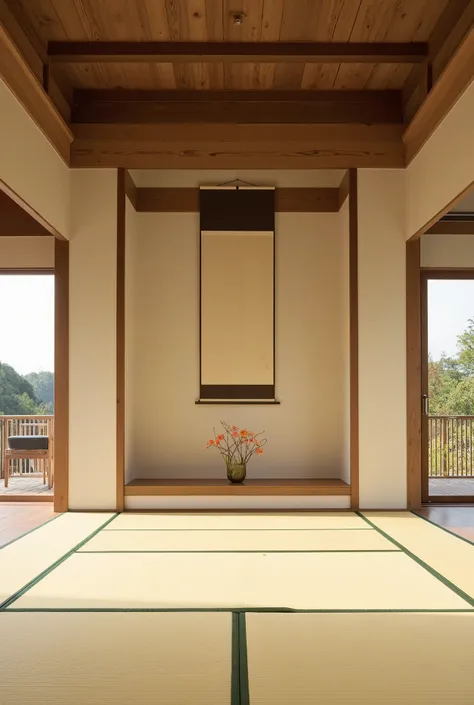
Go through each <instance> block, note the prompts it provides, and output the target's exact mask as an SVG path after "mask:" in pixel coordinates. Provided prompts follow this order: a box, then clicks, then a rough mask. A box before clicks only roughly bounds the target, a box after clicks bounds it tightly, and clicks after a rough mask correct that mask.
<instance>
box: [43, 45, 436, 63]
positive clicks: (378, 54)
mask: <svg viewBox="0 0 474 705" xmlns="http://www.w3.org/2000/svg"><path fill="white" fill-rule="evenodd" d="M427 55H428V45H427V44H426V43H422V42H393V43H390V42H351V43H349V42H228V41H225V42H183V41H179V42H168V41H166V42H156V41H146V42H126V41H121V42H117V41H115V42H110V41H109V42H104V41H91V42H84V41H66V42H64V41H59V42H58V41H54V42H48V56H49V58H50V60H51V61H53V62H55V63H74V64H77V63H84V62H85V63H88V64H90V63H104V62H105V63H110V62H116V63H117V62H118V63H137V62H138V63H143V62H144V63H153V62H158V63H175V62H184V63H186V64H190V63H196V62H197V63H216V62H217V63H234V64H235V63H241V62H244V63H249V62H250V63H258V62H268V63H272V64H273V63H281V62H283V63H292V62H296V63H300V64H305V63H318V64H322V63H331V64H343V63H356V64H361V63H369V64H394V63H395V64H397V63H398V64H417V63H419V62H420V61H423V59H424V58H425V57H426V56H427Z"/></svg>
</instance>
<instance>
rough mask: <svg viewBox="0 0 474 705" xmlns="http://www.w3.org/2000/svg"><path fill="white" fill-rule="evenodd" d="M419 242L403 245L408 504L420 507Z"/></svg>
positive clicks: (411, 507) (410, 507)
mask: <svg viewBox="0 0 474 705" xmlns="http://www.w3.org/2000/svg"><path fill="white" fill-rule="evenodd" d="M420 276H421V275H420V241H419V240H409V241H408V242H407V244H406V319H407V320H406V328H407V333H406V335H407V507H408V509H419V508H420V507H421V485H422V480H421V467H422V466H421V423H422V419H421V394H422V392H421V358H422V351H421V283H420Z"/></svg>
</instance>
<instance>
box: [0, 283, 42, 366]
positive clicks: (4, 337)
mask: <svg viewBox="0 0 474 705" xmlns="http://www.w3.org/2000/svg"><path fill="white" fill-rule="evenodd" d="M0 362H5V363H7V364H8V365H11V366H12V367H13V368H14V369H15V370H16V371H17V372H19V373H20V374H21V375H25V374H28V373H29V372H41V371H47V372H53V371H54V277H53V276H52V275H38V274H37V275H36V276H35V275H25V274H21V275H4V274H2V275H0Z"/></svg>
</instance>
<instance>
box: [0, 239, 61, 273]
mask: <svg viewBox="0 0 474 705" xmlns="http://www.w3.org/2000/svg"><path fill="white" fill-rule="evenodd" d="M48 267H51V268H53V267H54V237H48V236H44V237H0V269H4V268H10V269H31V268H41V269H46V268H48Z"/></svg>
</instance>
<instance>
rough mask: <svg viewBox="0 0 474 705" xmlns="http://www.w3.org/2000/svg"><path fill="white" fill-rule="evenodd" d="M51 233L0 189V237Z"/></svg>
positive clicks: (38, 235)
mask: <svg viewBox="0 0 474 705" xmlns="http://www.w3.org/2000/svg"><path fill="white" fill-rule="evenodd" d="M50 235H51V233H50V232H49V231H48V230H46V228H45V227H44V225H41V223H39V222H38V221H37V220H36V218H33V217H32V216H31V215H30V214H29V213H28V212H27V211H26V210H25V209H23V208H22V207H21V206H19V205H18V203H17V202H16V201H14V200H13V198H11V197H10V196H9V195H8V194H7V193H5V192H4V191H2V190H1V189H0V237H42V236H48V237H49V236H50Z"/></svg>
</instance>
